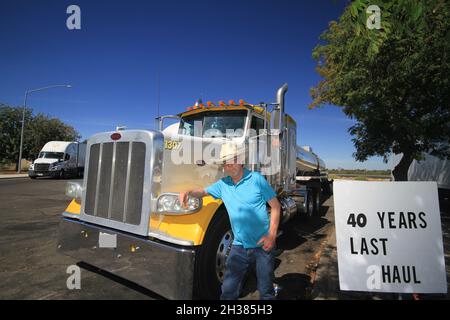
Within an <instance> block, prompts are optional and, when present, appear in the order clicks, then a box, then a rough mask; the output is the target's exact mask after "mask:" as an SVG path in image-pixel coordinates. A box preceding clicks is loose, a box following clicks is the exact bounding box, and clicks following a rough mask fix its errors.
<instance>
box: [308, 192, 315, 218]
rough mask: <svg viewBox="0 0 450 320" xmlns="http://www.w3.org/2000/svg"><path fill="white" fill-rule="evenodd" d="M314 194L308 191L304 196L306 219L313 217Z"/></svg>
mask: <svg viewBox="0 0 450 320" xmlns="http://www.w3.org/2000/svg"><path fill="white" fill-rule="evenodd" d="M314 209H315V208H314V192H313V189H308V191H307V196H306V216H307V217H308V219H312V218H313V217H314Z"/></svg>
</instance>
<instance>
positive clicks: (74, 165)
mask: <svg viewBox="0 0 450 320" xmlns="http://www.w3.org/2000/svg"><path fill="white" fill-rule="evenodd" d="M85 156H86V144H85V143H79V142H74V141H50V142H47V143H46V144H45V145H44V147H43V148H42V150H41V151H40V152H39V156H38V158H37V159H36V160H34V162H33V164H32V165H31V166H30V169H29V170H28V175H29V176H30V178H31V179H36V178H37V177H45V176H51V177H59V178H68V177H71V176H73V177H80V176H82V175H83V172H84V160H85Z"/></svg>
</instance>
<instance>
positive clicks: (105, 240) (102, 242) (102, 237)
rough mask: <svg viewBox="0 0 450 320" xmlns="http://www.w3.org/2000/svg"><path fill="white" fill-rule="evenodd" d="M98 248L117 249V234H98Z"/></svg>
mask: <svg viewBox="0 0 450 320" xmlns="http://www.w3.org/2000/svg"><path fill="white" fill-rule="evenodd" d="M98 247H99V248H117V234H109V233H105V232H100V233H99V234H98Z"/></svg>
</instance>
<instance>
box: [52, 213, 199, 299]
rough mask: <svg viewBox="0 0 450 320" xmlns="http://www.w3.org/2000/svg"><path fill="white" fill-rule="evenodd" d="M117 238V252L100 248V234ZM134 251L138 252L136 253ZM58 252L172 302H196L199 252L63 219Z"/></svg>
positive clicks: (115, 249)
mask: <svg viewBox="0 0 450 320" xmlns="http://www.w3.org/2000/svg"><path fill="white" fill-rule="evenodd" d="M100 232H103V233H109V234H117V246H116V248H114V249H113V248H99V233H100ZM131 248H136V249H135V250H133V251H134V252H132V250H131ZM58 251H59V252H60V253H62V254H65V255H68V256H70V257H72V258H75V259H77V260H79V261H83V262H85V263H88V264H90V265H93V266H95V267H98V268H100V269H103V270H105V271H108V272H110V273H113V274H115V275H118V276H119V277H122V278H125V279H127V280H130V281H132V282H135V283H137V284H139V285H141V286H143V287H145V288H148V289H150V290H152V291H154V292H155V293H157V294H159V295H161V296H163V297H166V298H169V299H192V290H193V278H194V256H195V251H194V250H193V249H190V248H187V249H183V248H177V247H174V246H170V245H166V244H161V243H158V242H155V241H151V240H148V239H146V238H142V237H136V236H133V235H130V234H127V233H121V232H119V231H117V230H113V229H108V228H103V227H100V226H96V225H92V224H90V223H85V222H82V221H79V220H73V219H68V218H62V220H61V223H60V227H59V236H58Z"/></svg>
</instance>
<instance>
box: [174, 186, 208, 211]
mask: <svg viewBox="0 0 450 320" xmlns="http://www.w3.org/2000/svg"><path fill="white" fill-rule="evenodd" d="M206 195H207V193H206V191H205V189H203V188H198V189H192V190H187V191H182V192H180V195H179V198H180V203H181V206H182V207H183V208H186V207H187V200H188V197H189V196H193V197H196V198H203V197H204V196H206Z"/></svg>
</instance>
